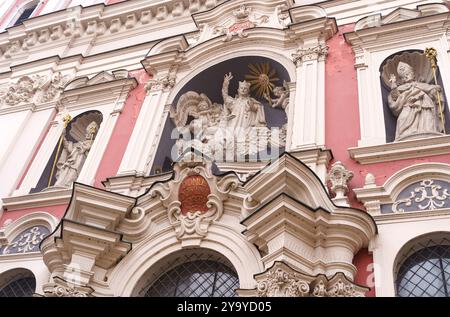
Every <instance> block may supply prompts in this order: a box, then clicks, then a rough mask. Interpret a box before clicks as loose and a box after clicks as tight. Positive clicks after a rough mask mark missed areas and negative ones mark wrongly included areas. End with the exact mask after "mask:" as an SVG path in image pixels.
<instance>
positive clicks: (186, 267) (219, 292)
mask: <svg viewBox="0 0 450 317" xmlns="http://www.w3.org/2000/svg"><path fill="white" fill-rule="evenodd" d="M238 287H239V279H238V277H237V274H236V273H235V272H234V270H232V269H231V268H230V267H229V266H228V265H226V264H224V263H221V262H218V261H215V260H212V259H195V260H191V261H188V262H184V263H182V264H178V265H177V266H176V267H174V268H172V269H170V270H168V271H167V272H164V273H163V274H162V275H161V276H160V277H159V278H158V279H157V280H156V281H155V282H154V283H152V284H151V285H150V287H149V288H148V289H147V291H146V292H145V295H144V296H145V297H233V296H236V293H235V290H236V289H237V288H238Z"/></svg>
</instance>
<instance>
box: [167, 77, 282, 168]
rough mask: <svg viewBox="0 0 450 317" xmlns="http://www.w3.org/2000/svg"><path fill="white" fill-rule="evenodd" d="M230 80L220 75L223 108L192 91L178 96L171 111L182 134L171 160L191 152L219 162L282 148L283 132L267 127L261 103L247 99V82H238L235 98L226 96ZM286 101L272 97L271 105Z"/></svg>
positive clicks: (279, 96) (278, 104) (278, 105)
mask: <svg viewBox="0 0 450 317" xmlns="http://www.w3.org/2000/svg"><path fill="white" fill-rule="evenodd" d="M232 79H233V75H232V74H231V73H228V74H226V75H225V76H224V80H223V85H222V97H223V101H224V103H223V105H221V104H217V103H212V102H211V100H210V99H209V98H208V97H207V96H206V95H205V94H202V93H197V92H194V91H189V92H187V93H185V94H183V95H182V96H181V97H180V99H179V101H178V103H177V106H176V108H175V109H172V112H171V117H172V120H173V122H174V123H175V125H176V127H177V131H178V132H179V133H180V135H182V137H180V138H179V139H178V140H177V147H176V153H173V155H172V156H174V158H173V159H174V160H176V159H177V158H178V157H180V156H182V155H183V153H184V152H186V151H190V150H191V149H195V150H197V151H199V152H201V153H202V154H203V155H205V156H208V157H211V158H214V159H215V160H222V159H236V158H237V157H238V156H242V157H244V156H248V155H257V154H258V153H260V152H261V151H265V150H267V148H268V146H274V147H282V146H284V142H285V140H284V139H282V138H281V137H280V136H281V135H283V133H280V132H279V131H277V132H274V131H276V129H269V128H268V126H267V122H266V118H265V112H264V107H263V104H262V103H261V102H259V101H258V100H256V99H255V98H252V97H251V95H250V83H248V82H247V81H242V82H239V88H238V91H237V95H236V96H235V97H232V96H230V95H229V85H230V82H231V80H232ZM280 89H281V90H283V89H284V88H282V87H279V88H277V92H279V91H278V90H280ZM280 98H282V100H279V99H280ZM286 99H288V95H287V94H286V93H284V94H281V93H280V94H278V96H277V94H275V99H273V100H274V102H273V103H272V106H274V107H283V106H284V107H286ZM190 118H192V119H191V120H190ZM189 120H190V121H189Z"/></svg>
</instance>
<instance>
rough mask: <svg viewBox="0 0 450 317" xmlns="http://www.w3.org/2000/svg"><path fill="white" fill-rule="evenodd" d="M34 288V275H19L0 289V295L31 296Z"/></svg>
mask: <svg viewBox="0 0 450 317" xmlns="http://www.w3.org/2000/svg"><path fill="white" fill-rule="evenodd" d="M35 289H36V280H35V279H34V277H19V278H16V279H14V280H13V281H11V282H9V283H8V284H7V285H6V286H4V287H3V288H2V289H1V290H0V297H31V296H33V293H34V291H35Z"/></svg>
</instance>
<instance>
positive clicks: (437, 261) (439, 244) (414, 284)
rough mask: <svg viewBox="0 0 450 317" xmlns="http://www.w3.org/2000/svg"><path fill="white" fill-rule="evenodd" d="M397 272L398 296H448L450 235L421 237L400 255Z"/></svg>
mask: <svg viewBox="0 0 450 317" xmlns="http://www.w3.org/2000/svg"><path fill="white" fill-rule="evenodd" d="M403 259H404V260H403V261H402V262H400V263H401V265H400V266H399V269H398V274H397V283H396V284H397V295H398V296H400V297H450V235H446V236H444V237H440V238H438V239H437V238H429V237H428V238H427V239H425V240H424V239H421V242H416V243H414V244H412V247H410V248H409V249H408V251H407V252H406V253H405V254H404V256H403Z"/></svg>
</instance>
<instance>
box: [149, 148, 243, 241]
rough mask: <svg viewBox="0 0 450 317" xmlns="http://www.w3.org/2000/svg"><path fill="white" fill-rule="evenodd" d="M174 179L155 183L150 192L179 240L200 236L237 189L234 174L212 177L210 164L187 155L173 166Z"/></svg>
mask: <svg viewBox="0 0 450 317" xmlns="http://www.w3.org/2000/svg"><path fill="white" fill-rule="evenodd" d="M174 173H175V176H174V179H173V180H171V181H170V182H169V183H164V184H163V183H161V184H156V185H155V186H154V187H153V188H152V190H151V191H150V195H151V196H152V197H159V199H161V202H162V203H163V205H164V206H165V207H166V208H167V215H168V218H169V221H170V223H171V225H172V226H173V227H174V229H175V231H176V234H177V237H178V239H185V238H189V237H194V238H203V237H205V236H206V235H207V233H208V228H209V226H210V225H211V223H213V222H214V221H218V220H219V219H220V218H221V217H222V214H223V202H224V201H225V200H226V199H227V197H228V193H229V192H230V191H231V190H233V189H235V188H237V186H238V184H239V180H238V178H237V177H236V176H235V175H231V174H229V175H226V176H224V177H222V178H220V179H219V178H217V177H215V176H214V175H213V174H212V172H211V164H210V163H207V162H205V161H202V160H198V158H196V157H193V156H191V154H186V155H185V156H184V158H183V160H182V161H180V162H178V163H176V164H175V165H174Z"/></svg>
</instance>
